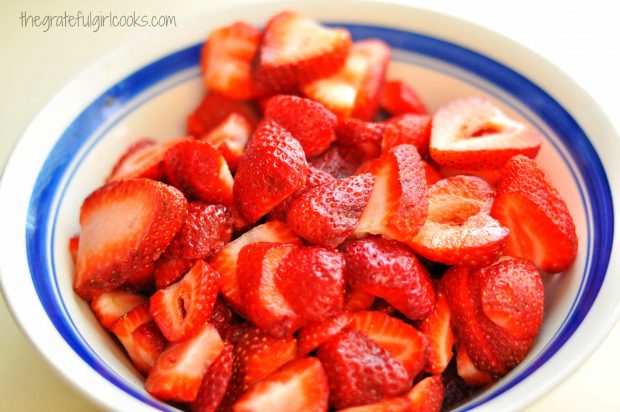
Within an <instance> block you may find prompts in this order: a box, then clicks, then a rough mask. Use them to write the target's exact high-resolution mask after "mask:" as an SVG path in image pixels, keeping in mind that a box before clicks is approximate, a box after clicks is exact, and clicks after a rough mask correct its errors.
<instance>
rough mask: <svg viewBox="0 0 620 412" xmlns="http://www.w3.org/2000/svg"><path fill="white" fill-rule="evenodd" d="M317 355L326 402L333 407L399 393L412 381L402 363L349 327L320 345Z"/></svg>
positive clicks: (352, 404) (379, 398)
mask: <svg viewBox="0 0 620 412" xmlns="http://www.w3.org/2000/svg"><path fill="white" fill-rule="evenodd" d="M318 357H319V359H320V361H321V363H322V364H323V367H324V368H325V372H326V374H327V377H328V379H329V389H330V391H329V403H330V406H331V407H333V408H347V407H350V406H357V405H364V404H367V403H371V402H376V401H379V400H382V399H385V398H389V397H392V396H398V395H402V394H403V393H404V392H406V391H407V390H408V389H409V388H410V385H411V383H410V382H411V378H410V375H409V373H408V372H407V370H406V369H405V368H404V366H403V365H402V363H400V362H399V361H398V360H396V359H394V358H393V357H392V356H391V355H390V353H389V352H388V351H386V350H385V349H383V348H382V347H381V346H379V345H377V344H376V343H375V342H374V341H372V340H371V339H369V338H367V337H366V335H364V334H363V333H360V332H357V331H355V330H352V329H344V330H343V331H342V332H340V333H339V334H338V335H336V336H334V337H332V338H330V339H329V340H328V341H327V342H325V343H324V344H323V345H321V347H320V348H319V351H318Z"/></svg>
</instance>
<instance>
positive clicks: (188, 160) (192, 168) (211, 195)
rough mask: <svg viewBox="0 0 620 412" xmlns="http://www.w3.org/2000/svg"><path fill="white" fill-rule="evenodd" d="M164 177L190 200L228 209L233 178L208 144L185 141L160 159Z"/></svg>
mask: <svg viewBox="0 0 620 412" xmlns="http://www.w3.org/2000/svg"><path fill="white" fill-rule="evenodd" d="M164 169H165V170H166V177H167V178H168V180H169V181H170V183H171V184H173V185H174V186H175V187H176V188H178V189H179V190H181V191H182V192H183V193H184V194H185V195H186V196H187V197H188V198H190V199H199V200H202V201H203V202H206V203H217V204H223V205H227V206H228V205H232V204H233V198H232V191H233V178H232V175H231V174H230V170H229V169H228V164H227V163H226V160H225V159H224V157H223V156H222V154H221V153H220V152H219V151H218V150H217V149H216V148H214V147H213V146H211V145H210V144H209V143H204V142H200V141H198V140H186V141H183V142H181V143H178V144H176V145H174V146H173V147H171V148H170V149H168V151H167V152H166V155H165V156H164Z"/></svg>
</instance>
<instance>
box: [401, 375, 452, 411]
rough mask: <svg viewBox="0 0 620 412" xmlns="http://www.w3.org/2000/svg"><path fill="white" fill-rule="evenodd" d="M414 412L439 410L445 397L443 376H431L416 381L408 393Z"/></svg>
mask: <svg viewBox="0 0 620 412" xmlns="http://www.w3.org/2000/svg"><path fill="white" fill-rule="evenodd" d="M406 396H407V399H409V401H411V404H412V406H413V408H412V411H413V412H439V411H440V410H441V405H442V404H443V398H444V387H443V382H442V379H441V376H439V375H435V376H429V377H428V378H424V379H422V380H421V381H420V382H418V383H416V384H415V386H414V387H413V389H411V390H410V391H409V392H408V393H407V395H406Z"/></svg>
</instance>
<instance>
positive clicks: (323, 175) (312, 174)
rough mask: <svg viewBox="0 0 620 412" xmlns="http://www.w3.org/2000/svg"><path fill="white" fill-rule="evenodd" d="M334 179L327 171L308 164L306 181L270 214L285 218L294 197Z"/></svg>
mask: <svg viewBox="0 0 620 412" xmlns="http://www.w3.org/2000/svg"><path fill="white" fill-rule="evenodd" d="M334 180H336V179H335V178H334V177H333V176H332V175H330V174H329V173H327V172H324V171H322V170H320V169H317V168H316V167H313V166H310V167H309V168H308V176H307V177H306V183H305V185H304V187H302V188H301V189H299V190H298V191H296V192H295V193H293V194H292V195H290V196H289V197H287V198H286V199H285V200H283V201H282V202H281V203H280V204H279V205H278V206H276V207H275V208H274V209H273V210H272V212H271V216H272V217H274V218H275V219H280V220H286V214H287V213H288V210H289V208H290V207H291V205H292V204H293V202H294V201H295V199H297V198H298V197H299V196H301V195H303V194H304V193H306V192H307V191H308V190H309V189H312V188H313V187H316V186H321V185H324V184H327V183H331V182H333V181H334Z"/></svg>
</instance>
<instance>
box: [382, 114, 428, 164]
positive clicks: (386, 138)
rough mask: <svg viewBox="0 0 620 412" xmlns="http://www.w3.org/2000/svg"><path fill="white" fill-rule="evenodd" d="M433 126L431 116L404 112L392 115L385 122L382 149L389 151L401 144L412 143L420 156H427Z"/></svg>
mask: <svg viewBox="0 0 620 412" xmlns="http://www.w3.org/2000/svg"><path fill="white" fill-rule="evenodd" d="M431 128H432V120H431V118H430V117H429V116H419V115H415V114H403V115H401V116H396V117H392V118H391V119H390V120H388V121H387V122H386V124H385V131H384V133H383V135H382V140H381V150H383V151H384V152H387V151H388V150H390V149H391V148H392V147H396V146H398V145H400V144H412V145H414V146H415V148H416V149H418V152H419V153H420V156H425V155H426V153H428V145H429V142H430V139H431Z"/></svg>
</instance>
